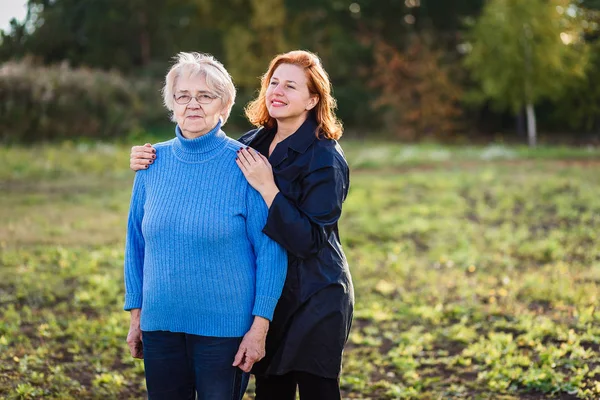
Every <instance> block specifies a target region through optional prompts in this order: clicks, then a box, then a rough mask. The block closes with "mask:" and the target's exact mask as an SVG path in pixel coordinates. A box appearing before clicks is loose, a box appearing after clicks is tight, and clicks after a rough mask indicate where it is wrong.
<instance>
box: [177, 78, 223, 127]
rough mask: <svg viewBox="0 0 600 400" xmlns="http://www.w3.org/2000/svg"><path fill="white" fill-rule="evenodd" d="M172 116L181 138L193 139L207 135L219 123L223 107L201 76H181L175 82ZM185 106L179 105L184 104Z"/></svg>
mask: <svg viewBox="0 0 600 400" xmlns="http://www.w3.org/2000/svg"><path fill="white" fill-rule="evenodd" d="M173 92H174V93H175V101H174V103H173V115H174V116H175V121H177V125H179V128H180V129H181V132H182V133H183V136H185V137H186V138H188V139H194V138H197V137H199V136H202V135H204V134H206V133H208V132H209V131H210V130H211V129H212V128H214V127H215V126H216V125H217V122H219V117H220V116H221V114H222V113H223V112H224V106H223V104H222V102H221V99H220V98H219V97H217V94H216V93H215V92H213V91H211V90H210V89H209V88H208V86H207V85H206V78H205V77H204V76H203V75H196V76H187V74H183V75H182V76H179V77H178V78H177V79H176V80H175V88H174V91H173ZM188 100H189V102H188V103H187V104H181V103H186V102H187V101H188Z"/></svg>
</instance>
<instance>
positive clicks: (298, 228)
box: [263, 166, 349, 258]
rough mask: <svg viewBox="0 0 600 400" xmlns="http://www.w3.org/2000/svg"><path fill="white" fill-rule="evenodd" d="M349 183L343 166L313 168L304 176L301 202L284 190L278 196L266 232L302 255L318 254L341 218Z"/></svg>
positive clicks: (272, 206)
mask: <svg viewBox="0 0 600 400" xmlns="http://www.w3.org/2000/svg"><path fill="white" fill-rule="evenodd" d="M348 184H349V179H348V173H347V169H344V168H342V167H341V166H326V167H322V168H319V169H317V170H315V171H312V172H311V173H309V174H308V175H307V176H305V177H304V178H303V180H302V195H301V196H300V200H299V202H298V203H296V202H295V201H293V200H291V199H288V198H287V197H285V196H284V195H283V194H282V193H281V192H279V193H278V194H277V196H275V199H274V200H273V203H272V204H271V207H270V208H269V215H268V218H267V224H266V226H265V227H264V229H263V232H265V233H266V234H267V235H269V237H271V238H273V240H275V241H276V242H278V243H280V244H281V245H282V246H283V247H285V248H286V249H287V250H288V251H289V252H290V253H292V254H294V255H295V256H297V257H299V258H308V257H310V256H311V255H314V254H317V253H318V252H319V250H321V249H322V248H323V247H324V245H325V244H326V243H327V239H328V236H329V233H330V232H331V230H332V229H333V228H334V226H335V224H336V223H337V221H338V219H339V218H340V215H341V213H342V203H343V201H344V200H345V198H346V194H347V192H348Z"/></svg>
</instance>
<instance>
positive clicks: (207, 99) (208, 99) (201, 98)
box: [173, 93, 219, 105]
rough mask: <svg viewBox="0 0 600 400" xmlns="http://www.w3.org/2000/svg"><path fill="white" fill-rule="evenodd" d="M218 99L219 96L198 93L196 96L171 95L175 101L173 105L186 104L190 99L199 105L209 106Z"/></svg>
mask: <svg viewBox="0 0 600 400" xmlns="http://www.w3.org/2000/svg"><path fill="white" fill-rule="evenodd" d="M217 98H219V96H217V95H214V94H210V93H200V94H199V95H197V96H190V95H189V94H180V95H179V96H176V95H173V99H175V103H177V104H181V105H184V104H188V103H189V102H190V101H192V99H196V101H197V102H198V103H200V104H210V103H212V101H213V100H214V99H217Z"/></svg>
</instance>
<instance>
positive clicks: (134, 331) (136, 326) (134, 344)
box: [127, 308, 144, 358]
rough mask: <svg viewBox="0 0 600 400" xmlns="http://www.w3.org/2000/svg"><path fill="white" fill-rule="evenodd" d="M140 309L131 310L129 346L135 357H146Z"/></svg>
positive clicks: (128, 335)
mask: <svg viewBox="0 0 600 400" xmlns="http://www.w3.org/2000/svg"><path fill="white" fill-rule="evenodd" d="M140 311H141V310H140V309H139V308H134V309H133V310H131V321H130V323H129V333H128V334H127V346H129V351H130V352H131V356H132V357H133V358H144V346H143V345H142V330H141V328H140Z"/></svg>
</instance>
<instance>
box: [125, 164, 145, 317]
mask: <svg viewBox="0 0 600 400" xmlns="http://www.w3.org/2000/svg"><path fill="white" fill-rule="evenodd" d="M145 177H146V176H145V174H144V173H142V171H140V172H138V173H136V174H135V179H134V181H133V190H132V193H131V203H130V206H129V218H128V221H127V239H126V242H125V266H124V277H125V305H124V307H123V308H124V309H125V310H127V311H128V310H131V309H133V308H142V285H143V276H144V248H145V241H144V236H143V234H142V219H143V217H144V202H145V198H146V188H145V184H144V179H145Z"/></svg>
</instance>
